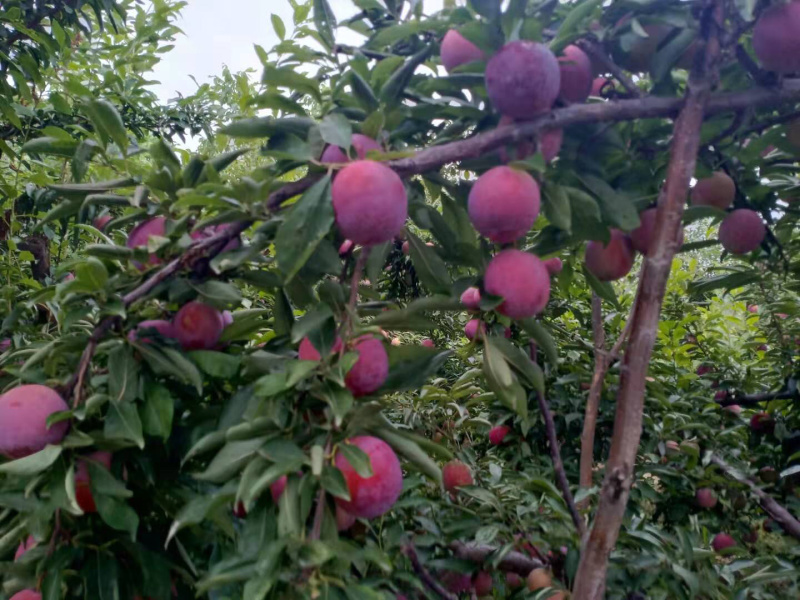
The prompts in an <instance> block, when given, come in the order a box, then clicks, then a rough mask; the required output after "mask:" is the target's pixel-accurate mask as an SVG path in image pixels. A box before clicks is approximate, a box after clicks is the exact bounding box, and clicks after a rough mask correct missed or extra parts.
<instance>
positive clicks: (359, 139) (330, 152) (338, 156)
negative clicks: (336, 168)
mask: <svg viewBox="0 0 800 600" xmlns="http://www.w3.org/2000/svg"><path fill="white" fill-rule="evenodd" d="M350 143H351V145H352V149H353V152H355V154H356V157H357V158H358V160H364V159H366V158H367V152H369V151H370V150H377V151H378V152H380V151H381V150H382V148H381V145H380V144H379V143H378V142H377V141H375V140H373V139H372V138H371V137H369V136H366V135H363V134H361V133H354V134H353V137H352V138H351V140H350ZM319 161H320V162H321V163H322V164H335V163H347V162H350V157H348V156H347V154H345V153H344V150H342V149H341V148H340V147H339V146H328V147H327V148H325V151H324V152H323V153H322V157H321V158H320V159H319Z"/></svg>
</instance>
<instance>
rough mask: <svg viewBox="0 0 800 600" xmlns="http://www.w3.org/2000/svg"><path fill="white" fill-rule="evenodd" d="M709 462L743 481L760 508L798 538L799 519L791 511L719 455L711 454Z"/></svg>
mask: <svg viewBox="0 0 800 600" xmlns="http://www.w3.org/2000/svg"><path fill="white" fill-rule="evenodd" d="M711 462H712V463H714V464H715V465H717V466H718V467H719V468H720V469H722V472H723V473H725V474H726V475H727V476H728V477H731V478H733V479H735V480H736V481H738V482H740V483H744V484H745V485H747V487H749V488H750V491H751V492H752V493H753V494H754V495H755V496H756V497H757V498H758V501H759V504H761V508H762V509H764V512H766V513H767V514H768V515H769V516H770V517H771V518H772V520H773V521H775V522H776V523H777V524H778V525H780V526H781V528H782V529H783V530H784V531H785V532H786V533H788V534H789V535H791V536H793V537H795V538H797V539H798V540H800V521H798V520H797V519H796V518H795V517H794V515H792V513H790V512H789V511H788V510H786V508H784V507H783V505H781V504H780V503H779V502H778V501H777V500H775V499H774V498H773V497H772V496H770V495H769V494H767V493H766V492H765V491H764V490H762V489H761V488H760V487H758V485H757V484H756V483H755V482H754V481H753V480H752V479H750V478H749V477H747V476H745V475H744V474H743V473H741V472H740V471H738V470H737V469H735V468H733V467H732V466H731V465H729V464H728V463H727V462H725V460H723V459H722V458H720V457H719V456H716V455H714V456H712V457H711Z"/></svg>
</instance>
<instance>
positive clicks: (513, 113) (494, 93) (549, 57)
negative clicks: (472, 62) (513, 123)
mask: <svg viewBox="0 0 800 600" xmlns="http://www.w3.org/2000/svg"><path fill="white" fill-rule="evenodd" d="M560 87H561V74H560V72H559V67H558V60H556V57H555V56H553V53H552V52H550V50H549V49H548V48H547V46H545V45H543V44H538V43H536V42H530V41H527V40H519V41H514V42H509V43H508V44H506V45H505V46H503V48H502V49H501V50H500V51H499V52H498V53H497V54H495V55H494V56H492V58H490V59H489V62H488V63H487V65H486V92H487V93H488V94H489V98H490V99H491V101H492V104H493V105H494V107H495V108H496V109H497V110H498V111H499V112H500V114H503V115H508V116H509V117H511V118H513V119H530V118H532V117H535V116H536V115H537V114H539V113H541V112H543V111H545V110H547V109H549V108H550V107H551V106H553V103H554V102H555V100H556V98H557V97H558V92H559V89H560Z"/></svg>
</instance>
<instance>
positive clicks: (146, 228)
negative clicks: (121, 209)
mask: <svg viewBox="0 0 800 600" xmlns="http://www.w3.org/2000/svg"><path fill="white" fill-rule="evenodd" d="M166 226H167V219H166V218H164V217H154V218H152V219H149V220H147V221H143V222H142V223H139V224H138V225H137V226H136V227H134V228H133V229H132V230H131V232H130V233H129V234H128V241H127V242H126V245H127V246H128V248H146V247H147V242H148V240H149V239H150V238H151V237H153V236H155V237H164V236H165V235H166ZM147 262H148V264H151V265H157V264H160V263H161V259H160V258H158V256H156V255H155V254H151V255H150V259H149V260H148V261H147ZM134 265H135V266H136V268H137V269H139V270H141V269H143V268H144V265H142V264H141V263H138V262H134Z"/></svg>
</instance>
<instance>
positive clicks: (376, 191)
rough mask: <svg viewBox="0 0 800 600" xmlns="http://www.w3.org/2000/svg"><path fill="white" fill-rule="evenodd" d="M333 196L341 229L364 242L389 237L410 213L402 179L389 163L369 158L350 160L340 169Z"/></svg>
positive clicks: (337, 221)
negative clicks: (385, 163) (384, 163)
mask: <svg viewBox="0 0 800 600" xmlns="http://www.w3.org/2000/svg"><path fill="white" fill-rule="evenodd" d="M331 197H332V198H333V210H334V212H335V214H336V225H337V226H338V227H339V231H340V232H341V233H342V235H343V236H344V237H346V238H347V239H350V240H353V242H355V243H356V244H361V245H362V246H371V245H374V244H381V243H383V242H388V241H390V240H391V239H392V238H393V237H395V236H396V235H397V234H398V233H400V231H401V230H402V229H403V225H404V224H405V222H406V217H407V216H408V197H407V196H406V189H405V187H404V186H403V181H402V180H401V179H400V177H399V176H398V175H397V173H395V172H394V171H392V169H390V168H389V167H387V166H386V165H383V164H381V163H377V162H374V161H370V160H358V161H354V162H351V163H349V164H348V165H347V166H346V167H344V168H343V169H342V170H341V171H339V174H338V175H337V176H336V178H335V179H334V181H333V186H332V188H331Z"/></svg>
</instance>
